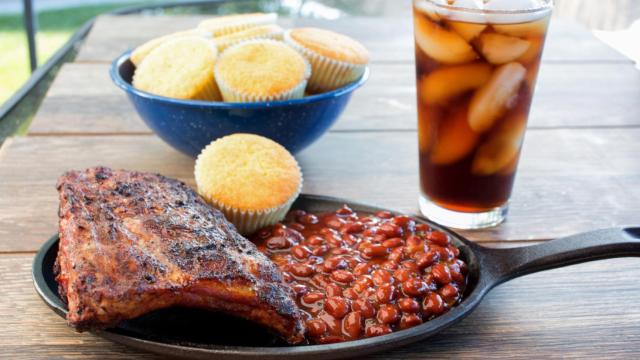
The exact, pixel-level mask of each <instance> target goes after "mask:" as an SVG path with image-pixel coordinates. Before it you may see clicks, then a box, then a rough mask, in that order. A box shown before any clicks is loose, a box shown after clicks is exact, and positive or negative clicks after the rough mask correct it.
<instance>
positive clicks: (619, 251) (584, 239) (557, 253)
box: [482, 227, 640, 285]
mask: <svg viewBox="0 0 640 360" xmlns="http://www.w3.org/2000/svg"><path fill="white" fill-rule="evenodd" d="M486 250H488V251H483V253H484V254H486V255H487V259H482V261H483V263H484V264H483V265H486V267H487V268H488V270H489V274H490V275H491V277H492V279H491V280H493V281H491V282H493V285H497V284H500V283H502V282H504V281H507V280H509V279H513V278H515V277H518V276H523V275H527V274H530V273H534V272H538V271H543V270H548V269H553V268H557V267H561V266H567V265H573V264H578V263H582V262H587V261H592V260H600V259H608V258H615V257H626V256H640V227H630V228H610V229H603V230H596V231H590V232H586V233H581V234H577V235H572V236H568V237H564V238H559V239H555V240H551V241H548V242H546V243H543V244H539V245H533V246H525V247H519V248H510V249H486Z"/></svg>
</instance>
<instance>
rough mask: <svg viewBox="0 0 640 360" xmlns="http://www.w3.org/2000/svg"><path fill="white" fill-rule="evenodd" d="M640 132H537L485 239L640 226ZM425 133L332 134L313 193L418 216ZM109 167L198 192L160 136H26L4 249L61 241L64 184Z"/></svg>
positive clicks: (322, 146) (306, 159)
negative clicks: (507, 208) (60, 181)
mask: <svg viewBox="0 0 640 360" xmlns="http://www.w3.org/2000/svg"><path fill="white" fill-rule="evenodd" d="M639 136H640V129H609V130H607V131H602V130H597V129H595V130H594V129H572V130H536V129H532V130H529V132H528V134H527V137H526V141H525V147H524V150H523V160H522V162H521V166H520V170H519V173H518V177H517V180H516V185H515V190H514V196H513V198H512V205H511V213H510V215H509V218H508V220H507V222H506V223H504V224H503V225H501V226H498V227H496V228H493V229H488V230H483V231H466V232H462V233H463V234H465V235H467V236H468V237H470V238H472V239H474V240H477V241H497V240H505V241H510V240H540V239H548V238H553V237H558V236H563V235H569V234H572V233H576V232H580V231H587V230H592V229H595V228H600V227H609V226H616V225H629V224H634V223H638V216H637V214H638V213H639V212H640V163H639V162H638V161H637V154H638V153H639V152H640V142H638V141H637V139H638V137H639ZM416 149H417V145H416V134H415V132H412V131H407V132H403V131H400V132H364V133H362V132H360V133H350V132H343V133H330V134H328V135H326V136H325V137H323V138H322V139H321V140H320V141H318V142H317V143H316V144H314V145H312V146H311V147H310V148H309V149H307V150H305V151H303V152H302V153H301V154H300V155H299V157H298V159H299V161H300V164H301V166H302V168H303V171H304V174H305V185H304V192H306V193H312V194H324V195H332V196H338V197H344V198H348V199H352V200H354V201H362V202H367V203H373V204H379V205H382V206H385V207H388V208H392V209H398V210H401V211H404V212H408V213H415V212H417V207H416V205H417V201H416V199H417V195H418V163H417V154H416V153H417V151H416ZM95 165H106V166H111V167H115V168H125V169H132V170H141V171H154V172H160V173H162V174H164V175H167V176H170V177H174V178H179V179H181V180H184V181H186V182H187V183H188V184H191V185H193V179H192V169H193V160H191V159H189V158H187V157H185V156H183V155H180V154H179V153H177V152H176V151H174V150H172V149H170V148H169V147H168V146H167V145H165V144H164V143H162V142H161V141H160V140H159V139H157V138H156V137H154V136H78V137H53V136H52V137H26V138H16V139H14V140H13V141H12V142H11V143H10V144H9V145H8V146H7V148H6V149H5V150H4V153H3V155H2V157H1V158H0V179H2V182H0V251H32V250H35V249H37V247H38V246H39V245H40V244H41V243H42V242H44V241H45V240H46V239H48V238H49V237H50V236H51V234H53V233H55V231H56V230H57V229H56V224H57V218H56V213H57V202H58V200H57V195H56V191H55V189H54V185H55V181H56V178H57V177H58V176H59V175H60V174H62V173H63V172H64V171H66V170H69V169H80V168H84V167H88V166H95Z"/></svg>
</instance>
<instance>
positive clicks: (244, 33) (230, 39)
mask: <svg viewBox="0 0 640 360" xmlns="http://www.w3.org/2000/svg"><path fill="white" fill-rule="evenodd" d="M283 32H284V31H283V30H282V28H281V27H280V26H278V25H276V24H268V25H262V26H254V27H250V28H248V29H244V30H240V31H237V32H233V33H231V34H227V35H224V36H219V37H217V38H216V39H215V40H216V44H217V45H218V49H220V51H222V50H223V49H226V48H227V47H229V46H230V45H233V44H236V43H238V42H240V41H242V40H251V39H255V38H260V37H274V38H282V33H283Z"/></svg>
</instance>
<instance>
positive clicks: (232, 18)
mask: <svg viewBox="0 0 640 360" xmlns="http://www.w3.org/2000/svg"><path fill="white" fill-rule="evenodd" d="M276 20H278V14H275V13H270V14H264V13H250V14H236V15H227V16H219V17H215V18H211V19H207V20H203V21H202V22H200V24H199V25H198V28H199V29H201V30H204V31H207V32H210V33H211V34H212V35H213V36H215V37H219V36H224V35H227V34H231V33H234V32H236V31H241V30H245V29H248V28H250V27H254V26H261V25H269V24H275V23H276Z"/></svg>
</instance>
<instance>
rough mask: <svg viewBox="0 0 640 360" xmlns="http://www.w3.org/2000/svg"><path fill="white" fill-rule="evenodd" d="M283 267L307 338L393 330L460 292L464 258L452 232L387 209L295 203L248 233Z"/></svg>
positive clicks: (443, 308) (436, 311) (441, 309)
mask: <svg viewBox="0 0 640 360" xmlns="http://www.w3.org/2000/svg"><path fill="white" fill-rule="evenodd" d="M251 240H252V241H254V242H255V243H256V244H257V245H258V248H259V249H260V251H262V252H264V253H265V254H266V255H267V256H268V257H269V258H270V259H271V260H272V261H273V262H274V263H275V264H276V265H277V266H278V267H279V268H280V270H281V271H282V273H283V275H284V278H285V281H286V282H287V283H288V284H290V286H291V287H292V289H293V290H294V292H295V294H296V301H297V303H298V306H299V307H300V308H301V309H302V310H304V311H305V312H306V313H307V314H308V315H309V317H308V320H307V338H308V340H309V342H310V343H318V344H326V343H333V342H341V341H348V340H356V339H360V338H364V337H372V336H379V335H384V334H388V333H390V332H393V331H397V330H401V329H406V328H409V327H412V326H416V325H419V324H421V323H423V322H424V321H428V320H430V319H433V318H435V317H437V316H439V315H442V314H443V313H445V312H447V311H448V310H449V309H450V308H451V307H453V306H455V305H457V304H458V303H460V301H461V300H462V294H463V293H464V290H465V286H466V283H467V279H466V276H467V265H466V264H465V263H464V261H462V260H461V259H459V258H458V256H459V253H460V251H459V250H458V248H456V247H455V246H453V245H452V244H451V243H450V241H449V240H450V239H449V236H448V235H447V234H445V233H443V232H440V231H437V230H433V229H431V228H430V227H429V226H428V225H426V224H418V223H416V222H415V221H414V220H413V219H412V218H410V217H408V216H403V215H400V216H392V215H391V214H390V213H388V212H378V213H376V214H357V213H356V212H354V211H352V210H351V209H350V208H349V207H347V206H346V205H345V206H343V207H342V208H340V209H338V210H337V211H335V212H330V213H324V214H317V215H316V214H311V213H306V212H304V211H301V210H294V211H291V212H290V213H289V214H288V215H287V217H286V219H285V220H284V222H283V223H278V224H276V225H275V226H272V227H268V228H264V229H261V230H259V231H258V232H257V233H256V234H254V235H253V236H252V238H251Z"/></svg>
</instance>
